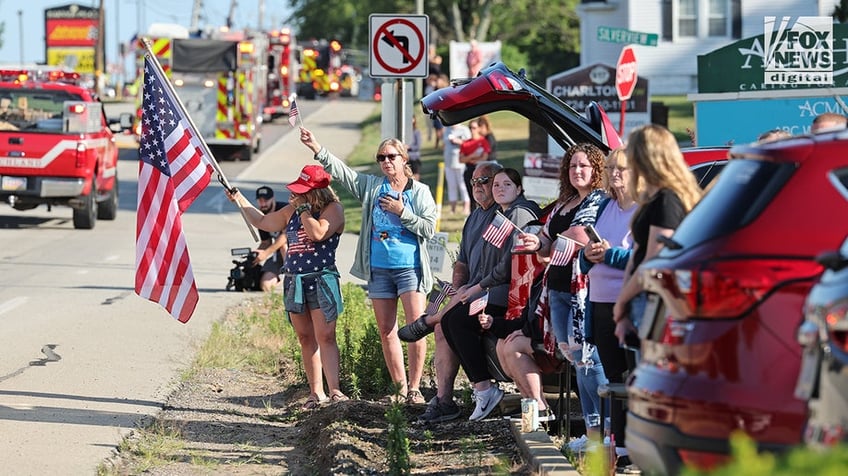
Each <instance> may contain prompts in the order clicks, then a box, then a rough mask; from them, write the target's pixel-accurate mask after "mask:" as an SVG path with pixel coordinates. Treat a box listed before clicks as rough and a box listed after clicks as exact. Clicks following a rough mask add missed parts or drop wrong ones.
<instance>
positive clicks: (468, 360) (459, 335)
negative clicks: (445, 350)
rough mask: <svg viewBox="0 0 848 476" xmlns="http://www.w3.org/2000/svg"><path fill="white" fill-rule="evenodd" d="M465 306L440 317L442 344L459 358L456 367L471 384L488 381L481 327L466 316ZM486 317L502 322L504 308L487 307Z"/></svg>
mask: <svg viewBox="0 0 848 476" xmlns="http://www.w3.org/2000/svg"><path fill="white" fill-rule="evenodd" d="M469 307H470V303H468V304H459V305H457V306H456V307H454V308H453V309H451V310H450V311H448V313H447V314H445V315H444V316H443V317H442V333H444V335H445V341H447V343H448V346H449V347H450V348H451V350H453V352H454V353H455V354H456V356H457V357H458V358H459V364H460V365H461V366H462V370H464V371H465V375H466V376H467V377H468V380H470V381H471V383H477V382H482V381H484V380H491V379H492V375H491V374H490V373H489V366H488V364H487V363H486V346H485V345H484V344H483V328H481V327H480V321H478V320H477V316H476V315H474V316H469V315H468V308H469ZM486 314H489V315H491V316H494V318H495V319H503V316H504V315H506V308H505V307H503V306H496V305H494V304H489V305H488V306H486Z"/></svg>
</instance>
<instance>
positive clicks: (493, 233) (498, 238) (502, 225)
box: [483, 212, 515, 248]
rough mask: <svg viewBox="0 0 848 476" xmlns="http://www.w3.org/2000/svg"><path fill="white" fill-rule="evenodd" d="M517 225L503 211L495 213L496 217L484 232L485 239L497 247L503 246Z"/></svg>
mask: <svg viewBox="0 0 848 476" xmlns="http://www.w3.org/2000/svg"><path fill="white" fill-rule="evenodd" d="M513 228H515V225H513V224H512V222H511V221H509V219H508V218H507V217H505V216H504V215H503V214H502V213H501V212H497V213H495V218H493V219H492V223H490V224H489V226H488V227H487V228H486V231H484V232H483V239H484V240H486V241H488V242H489V243H491V244H492V245H494V246H495V247H496V248H501V247H503V245H504V243H506V239H507V238H509V236H510V235H511V234H512V230H513Z"/></svg>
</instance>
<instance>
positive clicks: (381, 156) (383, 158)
mask: <svg viewBox="0 0 848 476" xmlns="http://www.w3.org/2000/svg"><path fill="white" fill-rule="evenodd" d="M400 156H401V155H400V154H385V155H384V154H377V162H385V161H386V159H389V160H395V157H400Z"/></svg>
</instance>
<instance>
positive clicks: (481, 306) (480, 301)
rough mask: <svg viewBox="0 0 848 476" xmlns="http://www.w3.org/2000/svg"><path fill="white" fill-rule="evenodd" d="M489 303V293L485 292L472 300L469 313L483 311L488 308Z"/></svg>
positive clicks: (470, 314)
mask: <svg viewBox="0 0 848 476" xmlns="http://www.w3.org/2000/svg"><path fill="white" fill-rule="evenodd" d="M488 303H489V293H486V294H483V295H482V296H480V297H478V298H477V299H475V300H473V301H471V305H470V306H468V315H469V316H476V315H477V314H480V313H481V312H483V311H485V310H486V305H487V304H488Z"/></svg>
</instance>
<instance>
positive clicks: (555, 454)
mask: <svg viewBox="0 0 848 476" xmlns="http://www.w3.org/2000/svg"><path fill="white" fill-rule="evenodd" d="M519 425H520V422H514V421H511V422H509V427H510V429H512V435H513V436H514V437H515V441H516V442H517V443H518V446H519V447H520V448H521V453H522V455H523V456H524V459H525V461H527V462H528V463H529V464H530V466H531V467H532V468H533V470H534V471H535V473H536V474H541V475H546V476H579V475H580V473H579V472H578V471H577V470H576V469H575V468H574V466H572V465H571V463H570V462H569V461H568V459H567V458H566V457H565V456H564V455H563V454H562V452H561V451H560V450H559V449H558V448H557V447H556V446H554V444H553V442H552V441H551V439H550V437H549V436H548V434H547V433H545V431H543V430H537V431H532V432H530V433H522V432H521V427H520V426H519Z"/></svg>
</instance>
